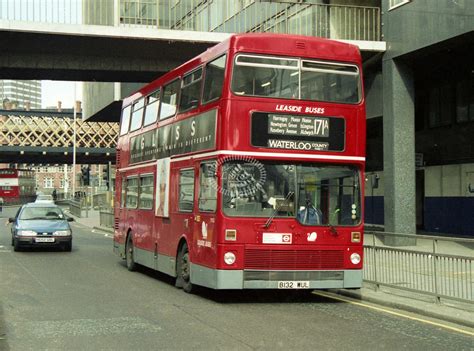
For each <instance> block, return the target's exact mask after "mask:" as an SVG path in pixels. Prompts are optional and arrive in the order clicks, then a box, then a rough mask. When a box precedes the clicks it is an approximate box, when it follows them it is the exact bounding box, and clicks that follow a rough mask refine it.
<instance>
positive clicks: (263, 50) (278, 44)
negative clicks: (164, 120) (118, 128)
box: [123, 33, 361, 106]
mask: <svg viewBox="0 0 474 351" xmlns="http://www.w3.org/2000/svg"><path fill="white" fill-rule="evenodd" d="M282 39H285V40H282ZM230 49H233V50H232V51H236V52H239V51H242V52H255V53H259V54H272V55H282V56H300V57H313V56H315V53H317V57H318V58H320V59H322V60H336V61H346V62H355V63H360V62H361V56H360V51H359V48H358V47H357V46H356V45H353V44H348V43H344V42H340V41H336V40H332V39H326V38H319V37H311V36H303V35H293V34H275V33H242V34H233V35H231V36H230V37H229V38H228V39H226V40H224V41H222V42H221V43H219V44H217V45H214V46H212V47H210V48H208V49H207V50H206V51H205V52H203V53H202V54H200V55H198V56H196V57H194V58H192V59H191V60H189V61H187V62H185V63H183V64H182V65H181V66H178V67H176V68H175V69H173V70H172V71H170V72H168V73H166V74H164V75H163V76H161V77H159V78H157V79H155V80H154V81H152V82H151V83H149V84H147V85H145V86H144V87H142V88H141V89H140V90H138V91H136V92H135V93H134V94H132V95H130V96H129V97H126V98H125V99H124V104H123V105H124V106H127V105H129V104H130V103H131V102H133V101H135V100H137V99H138V98H140V97H142V96H146V95H148V94H150V93H151V92H153V91H155V90H156V89H157V88H158V87H159V86H161V84H162V83H166V82H168V81H170V80H171V79H174V78H177V77H178V76H181V75H182V74H184V73H187V72H188V71H189V70H191V69H192V68H194V67H197V66H198V65H200V64H202V63H204V62H207V61H209V60H211V59H213V58H215V57H217V56H219V55H221V54H223V53H224V52H226V51H228V50H230Z"/></svg>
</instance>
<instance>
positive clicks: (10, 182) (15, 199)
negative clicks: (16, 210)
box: [0, 168, 36, 205]
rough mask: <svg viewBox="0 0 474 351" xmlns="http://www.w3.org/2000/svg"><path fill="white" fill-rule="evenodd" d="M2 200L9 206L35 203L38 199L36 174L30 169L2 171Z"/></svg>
mask: <svg viewBox="0 0 474 351" xmlns="http://www.w3.org/2000/svg"><path fill="white" fill-rule="evenodd" d="M0 198H1V199H2V200H3V203H4V204H7V205H16V204H24V203H27V202H30V201H34V200H35V198H36V180H35V172H34V171H32V170H29V169H16V168H2V169H0ZM0 201H1V200H0Z"/></svg>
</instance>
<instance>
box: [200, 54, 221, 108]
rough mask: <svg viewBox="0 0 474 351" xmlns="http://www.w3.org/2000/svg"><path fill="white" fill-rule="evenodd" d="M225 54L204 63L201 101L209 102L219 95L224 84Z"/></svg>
mask: <svg viewBox="0 0 474 351" xmlns="http://www.w3.org/2000/svg"><path fill="white" fill-rule="evenodd" d="M225 61H226V55H224V56H221V57H219V58H217V59H215V60H213V61H211V62H209V63H208V64H207V65H206V77H205V78H204V89H203V95H202V102H203V103H206V102H210V101H213V100H216V99H218V98H220V97H221V94H222V87H223V85H224V73H225Z"/></svg>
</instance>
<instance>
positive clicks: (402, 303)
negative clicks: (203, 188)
mask: <svg viewBox="0 0 474 351" xmlns="http://www.w3.org/2000/svg"><path fill="white" fill-rule="evenodd" d="M84 215H85V213H84ZM87 215H88V217H86V218H77V217H74V218H75V220H76V222H77V223H79V224H81V225H84V226H87V227H90V228H92V229H94V230H96V231H101V232H104V233H105V234H113V229H112V228H107V227H103V226H101V225H100V214H99V211H98V210H90V211H88V214H87ZM467 250H468V251H469V252H467V253H470V255H469V256H473V251H474V250H473V249H472V248H468V249H467ZM463 254H466V251H464V252H463ZM471 283H472V289H474V282H471ZM471 291H472V290H471ZM316 294H317V292H316ZM322 294H329V295H331V296H332V297H336V298H337V297H343V298H349V299H351V300H358V301H360V302H363V303H368V304H375V305H378V306H384V307H387V308H390V309H393V310H402V311H407V312H410V313H415V314H418V315H422V316H426V317H428V318H433V319H437V320H441V321H445V322H449V323H453V324H457V325H462V326H466V327H469V328H474V304H472V303H463V302H457V301H451V300H446V299H443V300H442V301H441V302H438V301H436V299H435V297H434V296H428V295H424V294H417V293H413V292H407V291H404V290H398V289H393V288H389V287H376V286H374V285H372V284H370V283H366V282H364V286H363V287H362V288H361V289H354V290H349V289H331V290H329V291H327V292H324V293H322ZM394 313H395V314H396V312H394Z"/></svg>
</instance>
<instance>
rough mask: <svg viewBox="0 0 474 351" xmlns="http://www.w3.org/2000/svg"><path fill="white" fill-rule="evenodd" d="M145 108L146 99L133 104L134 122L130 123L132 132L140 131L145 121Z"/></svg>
mask: <svg viewBox="0 0 474 351" xmlns="http://www.w3.org/2000/svg"><path fill="white" fill-rule="evenodd" d="M144 106H145V99H143V98H141V99H140V100H138V101H137V102H135V103H134V104H133V111H132V121H131V122H130V131H131V132H133V131H134V130H137V129H139V128H140V127H141V126H142V121H143V107H144Z"/></svg>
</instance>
